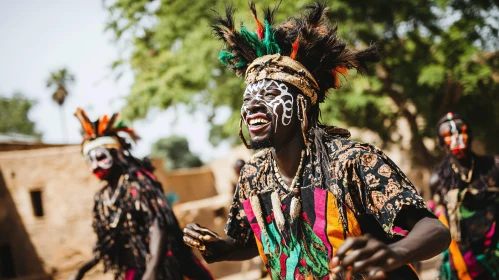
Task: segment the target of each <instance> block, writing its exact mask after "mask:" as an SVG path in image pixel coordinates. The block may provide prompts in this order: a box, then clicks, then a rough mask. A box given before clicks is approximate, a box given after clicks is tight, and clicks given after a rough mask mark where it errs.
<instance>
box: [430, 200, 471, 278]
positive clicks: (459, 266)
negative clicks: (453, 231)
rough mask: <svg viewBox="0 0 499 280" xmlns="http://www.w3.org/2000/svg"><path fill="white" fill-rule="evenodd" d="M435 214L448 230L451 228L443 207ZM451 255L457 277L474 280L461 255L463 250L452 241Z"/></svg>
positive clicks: (439, 207)
mask: <svg viewBox="0 0 499 280" xmlns="http://www.w3.org/2000/svg"><path fill="white" fill-rule="evenodd" d="M435 213H437V217H438V219H439V220H440V222H442V224H444V225H445V226H446V227H447V228H449V222H448V221H447V217H446V216H445V210H444V208H443V206H442V205H440V206H438V208H437V209H436V211H435ZM449 251H450V255H451V257H452V261H453V262H454V267H455V268H456V271H457V275H458V277H459V279H460V280H472V279H471V276H470V274H469V273H468V267H467V266H466V263H465V262H464V258H463V255H462V254H461V250H459V246H458V245H457V242H456V241H455V240H454V239H452V241H451V243H450V246H449Z"/></svg>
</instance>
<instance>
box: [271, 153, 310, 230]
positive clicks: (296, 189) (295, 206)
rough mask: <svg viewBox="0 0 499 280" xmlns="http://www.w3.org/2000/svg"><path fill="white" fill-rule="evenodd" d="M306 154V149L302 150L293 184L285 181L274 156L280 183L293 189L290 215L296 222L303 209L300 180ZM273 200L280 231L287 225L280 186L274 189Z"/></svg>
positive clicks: (274, 164) (285, 187)
mask: <svg viewBox="0 0 499 280" xmlns="http://www.w3.org/2000/svg"><path fill="white" fill-rule="evenodd" d="M304 156H305V151H302V152H301V158H300V165H298V169H297V170H296V174H295V177H294V178H293V181H292V182H291V185H290V186H288V185H286V183H285V182H284V180H283V179H282V177H281V174H280V172H279V167H277V163H276V160H275V159H274V158H273V157H272V159H271V160H272V164H273V167H274V173H275V176H276V178H277V181H278V182H279V184H280V185H281V186H282V187H283V188H284V189H285V190H287V191H293V198H292V199H291V207H290V210H289V212H290V216H291V222H294V221H295V220H296V218H298V216H299V215H300V211H301V203H300V183H299V182H298V180H299V178H300V175H301V169H302V166H303V158H304ZM271 200H272V211H273V212H274V217H275V221H276V225H277V228H278V229H279V231H282V230H284V226H285V218H284V214H283V213H282V205H281V199H280V197H279V188H278V187H274V190H273V191H272V194H271Z"/></svg>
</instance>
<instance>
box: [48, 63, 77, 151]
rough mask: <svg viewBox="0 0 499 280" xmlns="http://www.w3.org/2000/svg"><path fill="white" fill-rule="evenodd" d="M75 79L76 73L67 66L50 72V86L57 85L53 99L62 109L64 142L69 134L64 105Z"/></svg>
mask: <svg viewBox="0 0 499 280" xmlns="http://www.w3.org/2000/svg"><path fill="white" fill-rule="evenodd" d="M74 81H75V77H74V75H73V74H71V73H70V72H69V71H68V69H66V68H62V69H60V70H57V71H55V72H52V73H50V77H49V78H48V79H47V87H48V88H53V87H54V86H55V87H56V89H55V91H54V92H53V93H52V100H54V101H55V103H57V105H59V109H60V110H59V112H60V114H61V117H60V119H61V130H62V135H63V142H66V141H67V135H68V133H67V128H66V123H65V119H64V109H63V105H64V102H65V101H66V98H67V97H68V94H69V92H68V89H67V86H68V85H69V84H70V83H73V82H74Z"/></svg>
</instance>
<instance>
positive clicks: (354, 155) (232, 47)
mask: <svg viewBox="0 0 499 280" xmlns="http://www.w3.org/2000/svg"><path fill="white" fill-rule="evenodd" d="M250 10H251V12H252V16H253V18H254V20H255V22H256V25H257V30H256V32H250V31H249V30H248V29H247V28H246V27H245V26H244V25H241V28H240V29H239V30H236V27H235V24H234V18H233V14H234V9H233V8H232V7H228V8H227V9H226V11H225V15H224V16H218V17H217V18H216V19H215V20H214V23H213V25H212V27H213V30H214V33H215V34H216V36H217V37H218V38H219V39H220V40H221V41H223V42H224V43H225V45H226V48H225V49H223V50H222V51H221V53H220V61H221V62H222V64H224V65H226V66H227V67H229V68H230V69H232V70H233V71H234V72H235V73H236V75H238V76H240V77H244V78H245V81H246V83H247V84H254V83H257V82H259V81H262V80H267V79H268V80H274V81H278V82H285V83H287V84H289V85H292V86H294V87H295V88H297V89H299V90H300V94H298V96H297V98H296V106H297V107H298V110H297V114H298V119H299V120H300V122H301V125H302V130H303V131H302V132H303V135H304V140H305V146H306V149H305V151H303V152H302V159H301V162H300V165H299V167H298V171H297V175H296V176H295V179H294V180H293V183H292V184H291V186H287V185H286V184H285V183H284V182H283V181H282V178H281V177H280V173H279V171H278V167H277V164H276V162H275V160H274V159H273V156H272V153H271V151H270V149H263V150H261V151H259V152H258V153H256V154H255V155H254V156H253V157H252V159H251V160H250V161H249V162H248V163H246V164H245V166H244V167H243V169H242V171H241V174H240V180H239V183H238V186H237V189H236V192H235V194H234V200H233V203H232V207H231V211H230V214H229V219H228V221H227V225H226V233H227V234H228V235H229V236H231V237H232V238H234V239H236V240H237V241H238V242H240V243H242V244H243V245H248V246H251V244H253V246H254V244H255V243H256V246H257V247H258V249H259V252H260V256H261V258H262V259H263V261H264V263H265V265H266V266H267V269H268V271H269V274H270V275H271V277H272V279H305V278H306V279H312V278H313V279H339V278H341V276H340V275H332V274H331V273H330V270H329V267H328V264H329V262H330V261H331V259H332V258H333V256H334V255H335V254H336V250H337V249H338V248H339V247H340V246H341V244H342V243H343V242H344V240H345V238H347V237H349V236H360V235H362V234H365V233H370V234H372V235H374V236H375V237H377V238H379V239H380V240H383V241H384V242H386V243H391V242H395V241H397V240H400V238H401V236H398V235H397V234H396V233H394V231H393V229H394V220H395V218H396V216H397V214H398V213H399V211H400V210H401V209H402V208H404V207H413V208H418V209H426V208H425V203H424V201H423V199H422V198H421V197H420V196H419V195H418V194H417V192H416V190H415V188H414V186H413V185H412V184H411V183H410V182H409V180H408V179H407V178H406V177H405V175H404V174H403V173H402V171H400V169H399V168H398V167H397V166H396V165H395V164H394V163H393V162H392V161H391V160H390V159H389V158H388V157H386V155H384V154H383V152H381V151H380V150H378V149H376V148H374V147H373V146H370V145H368V144H361V143H357V142H354V141H351V140H348V139H347V138H348V137H349V136H350V133H349V132H348V131H347V130H345V129H341V128H337V127H330V126H325V125H322V124H320V122H319V116H320V109H319V103H321V102H323V101H324V100H325V98H326V95H327V93H328V91H329V90H330V89H331V88H339V87H340V86H341V85H340V82H339V79H340V77H341V76H346V75H348V70H350V69H354V70H357V72H359V73H361V74H362V73H365V72H366V71H367V64H368V63H369V62H376V61H379V59H380V57H379V54H378V50H377V46H376V45H375V44H373V45H371V46H369V47H368V48H367V49H366V50H363V51H356V50H352V49H348V48H347V47H346V42H345V41H343V40H341V39H340V38H339V37H338V36H337V27H336V26H332V25H331V24H330V23H329V22H328V20H327V17H326V11H327V9H326V6H325V5H324V4H320V3H315V4H313V5H310V6H307V7H305V10H304V11H303V13H302V14H300V15H299V16H296V17H292V18H290V19H288V20H287V21H285V22H284V23H281V24H275V23H274V14H275V12H276V10H277V7H276V8H274V9H268V8H267V9H265V10H264V18H263V22H260V20H259V19H258V15H257V12H256V8H255V6H254V4H252V3H250ZM307 105H310V109H308V110H307V109H306V108H308V106H307ZM293 106H295V105H293ZM241 123H242V121H241ZM240 136H241V138H242V140H243V142H244V143H245V145H246V146H247V147H248V148H251V147H250V145H248V144H247V143H246V140H245V139H244V137H242V132H241V131H240ZM422 211H426V210H422ZM361 278H362V276H361V275H357V276H355V279H361ZM388 279H407V280H410V279H417V276H416V274H415V273H414V271H413V270H412V269H411V268H410V267H409V266H403V267H401V268H399V269H396V270H395V271H392V272H390V273H388Z"/></svg>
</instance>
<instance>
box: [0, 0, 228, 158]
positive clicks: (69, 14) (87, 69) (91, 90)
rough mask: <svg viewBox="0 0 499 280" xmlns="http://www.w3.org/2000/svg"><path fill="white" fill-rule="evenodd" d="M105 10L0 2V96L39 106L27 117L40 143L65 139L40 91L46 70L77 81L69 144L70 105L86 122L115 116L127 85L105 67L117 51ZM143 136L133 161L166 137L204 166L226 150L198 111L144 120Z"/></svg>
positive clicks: (95, 1)
mask: <svg viewBox="0 0 499 280" xmlns="http://www.w3.org/2000/svg"><path fill="white" fill-rule="evenodd" d="M106 17H107V12H106V11H105V9H104V8H103V6H102V1H101V0H92V1H89V0H72V1H67V0H44V1H39V0H19V1H0V38H2V43H1V46H2V47H1V51H0V96H10V95H12V93H13V92H15V91H20V92H22V93H23V94H24V95H25V96H27V97H29V98H32V99H36V100H38V104H37V105H36V106H35V107H34V109H33V110H32V113H31V114H30V118H31V119H32V120H33V121H35V122H36V127H37V129H38V130H39V131H40V132H42V133H43V141H44V142H47V143H60V142H62V141H63V140H64V137H63V133H62V129H61V123H60V118H61V115H60V112H59V108H58V106H57V104H55V102H53V101H52V99H51V94H52V92H53V90H52V89H48V88H46V87H45V81H46V79H47V78H48V76H49V73H50V72H51V71H54V70H57V69H59V68H62V67H67V68H68V69H69V70H70V71H71V72H72V73H73V74H75V77H76V83H75V84H73V85H72V86H70V87H69V92H70V97H69V98H68V99H67V100H66V103H65V105H64V112H63V114H64V118H65V119H66V123H67V127H68V137H67V140H68V142H69V143H79V142H80V140H81V137H80V134H79V129H80V126H79V123H78V121H77V120H76V118H75V117H74V116H73V112H74V111H75V109H76V107H82V108H84V109H85V110H87V113H88V114H89V115H90V118H92V119H95V118H97V117H98V116H99V115H101V114H105V113H108V114H110V113H113V112H115V111H119V110H120V108H121V107H122V106H123V105H124V101H123V97H124V96H126V94H127V92H128V90H129V87H130V85H131V84H132V82H133V75H132V73H131V71H128V72H127V73H126V74H125V75H124V76H123V77H122V78H121V79H120V80H119V81H115V80H114V78H113V77H112V75H111V70H110V65H111V63H112V62H113V60H115V59H116V58H118V49H119V48H118V46H117V45H116V44H115V43H114V42H113V41H112V37H111V34H110V33H104V26H105V21H106ZM133 127H134V129H136V130H137V132H138V134H139V135H140V136H141V137H142V140H141V141H140V142H139V145H138V146H137V147H136V148H135V155H137V156H144V155H147V153H148V152H149V150H150V147H151V144H152V143H153V142H154V141H156V140H157V139H158V138H161V137H165V136H169V135H172V134H177V135H183V136H185V137H187V139H188V140H189V144H190V148H191V150H192V151H193V152H194V153H196V154H198V155H200V156H201V158H202V159H203V160H205V161H206V160H210V159H213V158H216V157H219V156H221V155H223V154H225V153H226V152H227V151H228V149H229V146H228V145H227V144H222V145H219V147H216V148H214V147H212V146H211V145H210V144H209V142H208V132H209V128H208V126H207V124H206V117H205V116H204V114H203V113H202V112H199V111H198V112H197V113H195V114H192V115H189V114H188V113H187V112H186V110H184V109H183V108H179V109H178V110H176V112H175V111H173V110H169V111H167V112H154V113H151V114H150V116H149V117H148V119H147V120H144V121H138V122H135V123H134V125H133Z"/></svg>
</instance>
